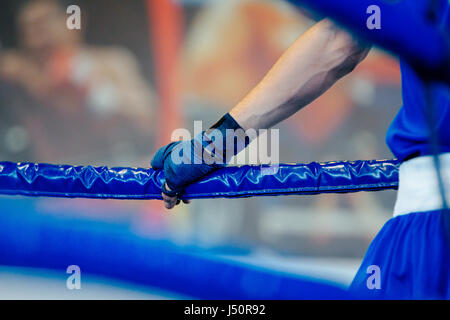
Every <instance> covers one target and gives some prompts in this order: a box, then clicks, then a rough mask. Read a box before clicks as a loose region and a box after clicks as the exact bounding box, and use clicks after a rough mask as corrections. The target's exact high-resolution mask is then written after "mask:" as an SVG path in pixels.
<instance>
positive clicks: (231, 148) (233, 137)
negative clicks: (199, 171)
mask: <svg viewBox="0 0 450 320" xmlns="http://www.w3.org/2000/svg"><path fill="white" fill-rule="evenodd" d="M250 140H251V139H250V137H249V136H248V135H247V133H246V132H245V130H244V129H243V128H242V127H241V126H240V125H239V123H238V122H237V121H236V120H235V119H234V118H233V117H232V116H231V114H230V113H227V114H225V115H224V116H223V117H222V118H220V120H219V121H217V122H216V123H215V124H214V125H213V126H211V128H210V129H209V130H207V131H205V133H204V135H203V141H204V144H203V146H204V148H205V150H206V151H207V152H208V154H209V155H214V158H215V160H216V163H217V162H219V163H220V162H221V163H223V164H226V163H228V162H229V161H230V159H231V157H233V156H234V155H236V154H238V153H239V152H240V151H242V150H243V149H245V148H246V147H247V145H248V144H249V143H250ZM217 160H218V161H217Z"/></svg>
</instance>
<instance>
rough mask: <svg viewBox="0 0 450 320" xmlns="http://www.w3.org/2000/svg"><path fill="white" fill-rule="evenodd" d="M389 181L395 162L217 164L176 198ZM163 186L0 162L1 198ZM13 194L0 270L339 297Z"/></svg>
mask: <svg viewBox="0 0 450 320" xmlns="http://www.w3.org/2000/svg"><path fill="white" fill-rule="evenodd" d="M397 180H398V163H397V161H395V160H385V161H380V160H374V161H353V162H329V163H310V164H280V165H277V166H269V165H261V166H241V167H227V168H223V169H221V170H219V171H217V172H214V173H212V174H210V175H208V176H206V177H205V178H204V179H203V180H201V181H199V182H197V183H195V184H193V185H191V186H189V187H188V188H187V189H186V193H185V195H184V198H185V199H205V198H219V197H221V198H236V197H238V198H239V197H251V196H275V195H278V196H281V195H305V194H319V193H347V192H358V191H375V190H387V189H395V188H396V187H397V182H398V181H397ZM163 181H164V176H163V172H161V171H155V170H153V169H144V168H140V169H139V168H108V167H90V166H87V167H81V166H78V167H77V166H69V165H50V164H34V163H11V162H0V194H3V195H8V196H12V195H14V196H32V197H37V196H44V197H64V198H68V197H69V198H72V197H83V198H99V199H106V198H108V199H160V198H161V195H160V190H161V189H160V188H161V185H162V183H163ZM19 198H20V199H21V200H20V201H16V199H17V198H16V197H7V198H6V199H0V200H1V201H0V208H1V209H2V215H0V248H2V249H0V250H1V251H2V254H1V255H0V265H7V266H21V267H24V266H25V267H29V268H30V267H31V268H38V269H46V270H60V271H61V270H65V268H67V266H68V265H71V264H74V263H75V262H76V264H77V265H79V266H80V268H81V269H82V270H83V273H86V274H89V275H97V276H102V277H108V278H112V279H118V280H121V281H125V282H127V283H132V284H135V285H141V286H149V287H151V288H157V289H159V290H163V291H164V292H170V293H172V295H175V296H180V295H181V296H183V297H189V298H200V299H346V298H349V296H348V294H347V292H346V291H345V288H344V286H342V284H339V283H333V282H332V281H327V280H323V279H317V278H316V279H314V278H312V277H309V276H307V275H299V274H294V273H289V272H280V271H276V270H271V269H270V268H264V267H258V266H254V265H250V264H246V263H242V262H239V261H236V260H230V259H226V258H224V257H222V256H221V255H218V254H215V253H214V252H209V251H205V250H204V249H200V248H196V247H195V246H180V245H177V244H174V243H172V242H170V241H168V240H164V241H163V240H154V239H153V240H151V239H146V238H145V237H140V236H138V235H136V234H135V233H134V232H132V231H130V230H128V229H126V228H122V227H120V226H117V225H111V224H108V223H102V222H98V221H96V222H93V221H88V220H87V221H84V220H82V221H78V222H77V223H76V224H71V223H70V221H66V220H65V219H64V218H57V217H51V216H49V217H44V218H42V217H39V218H37V216H38V214H37V213H36V209H35V208H34V207H33V206H32V205H31V204H32V203H31V202H30V201H26V199H22V198H21V197H19ZM11 230H16V231H15V232H13V233H11ZM180 266H182V269H181V270H180ZM175 293H176V294H175Z"/></svg>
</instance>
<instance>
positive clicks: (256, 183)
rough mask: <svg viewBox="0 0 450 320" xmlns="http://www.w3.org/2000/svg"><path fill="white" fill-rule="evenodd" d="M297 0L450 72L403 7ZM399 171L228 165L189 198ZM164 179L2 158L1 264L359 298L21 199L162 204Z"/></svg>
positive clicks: (382, 183) (182, 290)
mask: <svg viewBox="0 0 450 320" xmlns="http://www.w3.org/2000/svg"><path fill="white" fill-rule="evenodd" d="M291 2H294V3H295V4H302V5H308V6H310V7H311V8H312V9H314V10H317V11H319V12H321V13H323V14H326V15H328V16H330V17H332V18H335V19H336V20H337V21H338V22H340V23H342V24H343V25H344V26H346V27H348V28H350V29H352V30H354V31H355V32H356V33H358V34H359V35H362V36H364V38H365V39H367V40H368V41H371V42H373V43H375V44H378V45H380V46H381V47H383V48H386V49H388V50H389V51H391V52H392V53H394V54H397V55H399V56H402V57H404V58H405V59H407V60H408V61H410V62H411V63H413V64H414V65H418V64H420V65H421V66H423V67H424V68H426V69H428V70H430V74H439V77H440V78H442V75H444V78H445V77H447V78H448V76H449V75H450V72H448V70H450V69H449V65H450V64H449V63H448V59H449V55H448V52H449V51H448V48H447V43H446V41H447V40H446V37H445V36H443V35H442V34H440V33H439V32H437V31H436V30H435V29H434V28H432V27H431V26H430V25H428V24H427V23H425V22H424V21H422V19H417V14H416V13H415V14H411V15H410V14H409V11H408V7H407V5H406V4H405V1H400V2H394V3H390V2H387V1H379V0H371V1H367V0H358V1H338V2H337V1H331V0H330V1H328V0H321V1H317V0H314V1H309V0H305V1H291ZM424 3H425V2H424ZM374 4H375V5H379V6H380V7H381V8H382V11H383V12H384V13H383V15H384V18H383V24H384V26H385V27H384V28H382V29H381V30H375V31H374V32H371V31H370V30H367V29H366V28H365V26H364V27H363V25H364V23H365V19H361V18H360V15H363V14H364V13H365V12H366V11H365V10H366V8H367V7H368V6H369V5H374ZM398 19H400V20H401V21H403V22H405V23H404V24H402V23H399V22H398ZM411 29H415V30H416V31H417V32H421V33H422V34H424V35H426V36H421V38H427V39H429V43H427V45H426V46H424V45H422V44H417V43H416V42H415V41H414V38H413V37H414V35H413V33H411V32H410V30H411ZM437 71H439V72H437ZM445 80H446V81H448V79H445ZM398 166H399V163H398V162H397V161H396V160H372V161H340V162H329V163H310V164H280V165H277V166H270V165H260V166H241V167H227V168H223V169H221V170H219V171H217V172H214V173H213V174H210V175H208V176H206V177H205V178H204V179H202V180H201V181H198V182H196V183H194V184H192V185H190V186H189V187H188V188H187V189H186V192H185V193H184V195H183V198H184V199H206V198H242V197H254V196H285V195H311V194H313V195H314V194H320V193H349V192H360V191H380V190H388V189H391V190H392V189H396V188H397V187H398ZM163 181H164V176H163V172H161V171H154V170H152V169H147V168H125V167H122V168H108V167H92V166H85V167H84V166H70V165H51V164H35V163H11V162H0V194H2V195H5V196H7V197H1V198H0V208H1V210H2V214H1V215H0V252H1V254H0V264H1V265H7V266H21V267H32V268H43V269H48V270H65V269H66V268H67V266H68V265H71V264H74V263H76V264H77V265H79V266H80V267H81V269H82V270H83V272H85V273H87V274H92V275H99V276H104V277H108V278H113V279H118V280H122V281H126V282H129V283H134V284H139V285H144V286H149V287H152V288H158V289H160V290H165V291H167V292H173V293H177V294H179V295H181V296H185V297H189V298H199V299H336V298H337V299H347V298H351V297H350V296H349V295H348V293H347V292H346V290H345V288H343V287H342V286H340V285H338V284H337V283H333V282H331V281H320V280H318V279H312V278H310V277H307V276H302V275H297V274H292V273H289V272H279V271H275V270H270V269H268V268H262V267H255V266H250V265H247V264H244V263H240V262H236V261H232V260H229V259H224V258H222V257H220V256H219V255H215V254H214V253H211V252H204V251H202V249H199V248H196V247H192V246H179V245H176V244H174V243H171V242H170V241H165V240H154V239H148V238H145V237H141V236H139V235H136V234H134V233H133V232H131V231H130V230H127V229H126V228H120V227H118V226H117V225H113V224H108V223H103V222H98V221H92V220H86V221H82V222H77V223H76V224H71V222H70V221H67V220H65V219H63V218H57V217H51V216H48V217H41V218H39V219H37V218H36V216H37V213H36V212H35V209H33V208H32V206H31V204H30V202H29V201H28V200H27V199H24V198H22V197H23V196H26V197H63V198H94V199H141V200H152V199H153V200H155V199H161V195H160V193H161V191H160V190H161V186H162V184H163ZM16 196H20V197H16ZM17 199H21V200H20V201H16V200H17ZM24 217H25V218H24ZM11 230H14V232H11Z"/></svg>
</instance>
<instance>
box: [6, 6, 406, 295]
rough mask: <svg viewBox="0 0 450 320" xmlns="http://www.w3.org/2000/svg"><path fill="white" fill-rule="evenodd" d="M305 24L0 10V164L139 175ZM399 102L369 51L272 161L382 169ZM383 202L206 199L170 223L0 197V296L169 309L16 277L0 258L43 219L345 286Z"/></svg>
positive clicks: (94, 205)
mask: <svg viewBox="0 0 450 320" xmlns="http://www.w3.org/2000/svg"><path fill="white" fill-rule="evenodd" d="M69 5H78V6H79V7H80V8H81V30H69V29H68V28H67V27H66V20H67V18H68V17H69V16H70V15H68V14H67V13H66V9H67V7H68V6H69ZM319 18H320V17H317V16H315V15H313V14H312V13H310V12H307V11H304V10H300V9H298V8H294V7H292V6H291V5H290V4H288V3H287V2H285V1H281V0H278V1H271V0H227V1H219V0H218V1H213V0H210V1H207V0H177V1H175V0H127V1H120V0H71V1H58V0H35V1H26V0H3V1H1V3H0V160H1V161H14V162H17V161H32V162H46V163H58V164H73V165H88V164H89V165H107V166H127V167H129V166H139V167H148V166H149V161H150V159H151V157H152V154H153V153H154V151H155V150H156V149H157V147H158V146H161V145H163V144H166V143H168V142H169V141H170V135H171V132H172V131H173V130H174V129H176V128H180V127H185V128H191V127H192V124H193V121H194V120H202V121H203V122H204V124H205V126H209V125H211V124H213V123H214V122H215V121H216V120H217V119H218V118H219V117H220V116H222V115H223V114H225V113H226V112H227V111H228V110H229V109H230V108H231V107H233V106H234V105H235V104H236V103H237V102H238V101H239V100H240V99H241V98H243V97H244V96H245V94H246V93H247V92H248V91H249V90H250V89H251V88H252V87H253V86H254V85H256V84H257V83H258V82H259V80H261V78H262V77H263V76H264V74H265V73H266V72H267V71H268V70H269V68H270V67H271V66H272V65H273V64H274V62H275V61H276V60H277V58H278V57H279V56H280V55H281V54H282V53H283V51H284V50H285V49H286V48H287V47H288V46H289V45H290V44H291V43H292V42H293V41H294V40H295V39H296V38H297V37H298V36H299V35H301V34H302V33H303V32H305V31H306V30H307V29H308V28H309V27H310V26H311V25H313V24H314V22H315V21H316V20H318V19H319ZM400 90H401V88H400V73H399V68H398V64H397V61H396V60H395V59H394V58H392V57H390V56H389V55H387V54H386V53H383V52H381V51H378V50H372V51H371V53H370V54H369V56H368V57H367V59H366V60H365V61H364V62H363V63H361V65H360V66H358V67H357V68H356V70H355V71H354V72H353V73H352V74H351V75H349V76H347V77H345V78H344V79H343V80H341V81H340V82H339V83H338V84H337V85H335V86H334V87H333V88H332V89H330V90H329V91H328V92H327V93H326V94H324V95H323V96H322V97H321V98H319V99H318V100H316V101H315V102H313V103H312V105H310V106H308V107H307V108H305V109H304V110H302V111H301V112H299V113H298V114H297V115H295V116H294V117H292V118H291V119H288V120H287V121H285V122H284V123H282V124H280V125H279V126H278V128H279V129H280V162H289V163H294V162H297V163H307V162H311V161H331V160H356V159H384V158H392V157H393V156H392V154H391V153H390V151H389V150H388V148H387V147H386V144H385V142H384V135H385V132H386V130H387V127H388V125H389V123H390V121H391V120H392V119H393V117H394V115H395V113H396V112H397V110H398V109H399V107H400V106H401V91H400ZM394 200H395V192H392V191H385V192H378V193H357V194H349V195H332V194H328V195H323V196H322V195H319V196H289V197H264V198H257V199H251V198H249V199H236V200H230V199H228V200H224V199H219V200H217V199H214V200H201V201H194V202H193V203H192V204H190V205H188V206H186V205H181V206H178V207H177V209H176V210H175V211H174V212H170V213H168V212H167V211H165V210H164V209H163V206H162V204H161V203H160V202H157V201H114V200H101V201H98V200H80V199H50V198H39V199H24V198H18V197H14V198H11V197H0V210H1V211H0V242H1V243H3V247H1V246H0V263H3V264H5V265H8V266H3V267H1V266H0V298H11V297H14V298H21V297H23V298H35V297H36V295H37V296H39V297H41V298H42V297H60V298H74V297H75V298H77V297H83V298H105V297H106V298H108V297H110V298H111V297H112V298H141V297H142V298H154V297H159V298H161V297H168V298H177V297H178V295H177V293H174V292H172V293H170V294H169V293H168V294H165V295H162V294H155V293H154V291H149V289H148V288H143V287H136V286H131V285H130V284H123V283H117V282H114V281H116V280H112V279H110V278H105V279H106V280H105V279H100V280H99V279H97V278H95V277H94V276H93V278H92V280H89V281H91V282H89V283H92V286H91V288H93V289H92V290H90V291H89V290H84V291H83V290H82V291H83V292H84V293H83V294H84V295H80V294H78V293H77V294H78V295H74V294H73V293H71V292H68V291H67V290H66V289H65V286H63V287H60V286H58V285H57V283H60V282H59V280H55V279H58V277H60V278H61V277H62V278H63V279H65V277H66V274H65V270H63V273H62V274H61V270H59V271H58V269H57V268H56V267H55V268H50V269H56V270H57V271H48V270H47V271H42V270H40V271H39V272H38V271H35V270H34V271H33V270H31V271H30V269H23V267H26V266H27V265H26V263H25V262H24V261H23V260H21V259H20V258H17V257H16V258H15V260H14V259H13V260H14V262H11V261H12V260H8V259H9V258H8V257H9V256H12V255H14V254H16V252H13V251H14V250H16V251H17V250H18V251H21V250H22V251H21V252H22V253H23V255H24V256H26V255H27V254H29V253H30V249H29V248H30V246H31V247H32V248H34V250H38V251H39V250H45V248H41V247H39V246H40V245H43V243H44V242H42V241H43V240H42V232H44V231H42V230H44V229H45V228H46V225H47V223H49V221H58V223H60V224H61V225H60V226H62V228H65V227H67V226H72V227H73V228H84V227H82V226H85V225H84V224H83V223H88V225H89V228H91V227H92V228H97V229H95V232H96V234H97V235H99V236H100V237H101V236H102V235H103V232H106V231H104V230H110V228H111V227H112V226H113V227H114V228H119V229H120V230H126V231H127V236H128V237H134V236H135V237H139V239H146V241H168V242H170V243H171V244H172V245H174V246H176V247H179V248H183V247H187V246H189V247H191V246H194V247H195V248H197V249H196V250H203V251H201V252H207V253H208V254H210V253H214V254H217V255H220V256H221V257H227V259H230V260H232V261H239V262H240V263H243V264H246V265H254V266H260V267H264V268H266V269H268V270H277V271H282V272H288V273H292V274H298V275H303V276H313V277H318V278H321V279H328V280H330V281H334V282H336V283H338V284H341V285H343V286H345V285H347V284H349V282H350V281H351V279H352V276H353V275H354V273H355V272H356V270H357V268H358V266H359V263H360V261H361V260H362V257H363V255H364V252H365V250H366V249H367V247H368V245H369V243H370V241H371V240H372V239H373V237H374V235H375V234H376V232H377V231H378V230H379V229H380V228H381V226H382V225H383V224H384V223H385V222H386V221H387V219H388V218H389V217H390V216H391V212H392V208H393V205H394ZM24 224H25V225H27V226H28V228H29V229H27V230H28V231H29V232H27V233H25V232H24V231H20V230H22V229H23V227H22V226H23V225H24ZM58 225H59V224H58ZM66 229H67V230H68V232H69V233H70V230H71V229H70V228H66ZM66 229H65V230H66ZM45 230H47V229H45ZM51 230H53V229H51ZM83 230H84V229H83ZM89 230H91V229H89ZM30 232H31V233H32V234H41V237H37V238H34V240H33V239H30V235H29V234H30ZM40 232H41V233H40ZM45 232H50V231H48V230H47V231H45ZM14 237H15V238H14ZM13 238H14V239H16V240H14V239H13ZM39 239H40V240H39ZM71 239H72V240H73V241H78V240H79V239H78V240H77V238H76V237H75V236H74V238H71ZM74 239H75V240H74ZM91 240H92V239H91ZM92 242H95V239H94V240H92ZM83 243H85V242H83ZM62 245H63V244H62ZM86 245H88V246H89V245H94V246H95V243H87V244H86ZM110 246H111V247H108V248H106V249H105V250H112V249H111V248H114V242H112V243H111V245H110ZM99 250H103V249H99ZM35 252H37V251H35ZM39 252H40V251H39ZM89 254H91V253H86V255H89ZM92 254H94V253H92ZM47 258H49V257H47ZM87 258H89V257H88V256H83V259H87ZM49 259H50V258H49ZM20 261H22V263H21V262H20ZM73 264H77V261H74V262H73ZM11 265H13V266H11ZM80 267H81V269H82V270H83V266H80ZM52 272H53V273H52ZM58 272H59V273H58ZM42 279H46V280H45V281H44V280H42ZM52 279H53V280H52ZM86 279H90V278H86ZM42 281H44V282H45V283H46V285H45V287H46V288H47V289H46V290H44V291H43V289H42V288H41V287H42ZM52 281H53V282H52ZM86 281H88V280H86ZM130 286H131V287H130ZM111 287H114V288H115V289H114V290H115V291H114V290H112V289H111ZM57 288H59V289H57ZM61 288H62V289H61ZM58 290H59V291H58ZM96 290H97V291H96ZM43 292H46V293H43ZM61 292H63V293H61Z"/></svg>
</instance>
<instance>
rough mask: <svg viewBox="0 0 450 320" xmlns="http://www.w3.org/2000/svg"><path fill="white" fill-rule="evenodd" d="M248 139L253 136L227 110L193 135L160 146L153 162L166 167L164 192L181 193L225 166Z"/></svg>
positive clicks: (168, 193)
mask: <svg viewBox="0 0 450 320" xmlns="http://www.w3.org/2000/svg"><path fill="white" fill-rule="evenodd" d="M249 143H250V138H249V137H248V136H247V135H246V134H245V132H244V130H243V129H242V128H241V126H240V125H239V124H238V123H237V122H236V120H234V119H233V117H232V116H231V115H230V114H229V113H227V114H226V115H225V116H223V117H222V118H221V119H220V120H219V121H218V122H217V123H216V124H215V125H213V126H212V127H211V128H210V129H209V130H206V131H203V132H202V133H201V134H200V135H198V136H197V137H195V138H194V139H192V140H188V141H178V142H172V143H170V144H168V145H167V146H164V147H162V148H160V149H159V150H158V151H157V152H156V154H155V156H154V157H153V159H152V161H151V166H152V168H153V169H162V170H164V177H165V184H164V185H163V188H162V192H163V193H164V194H165V195H167V196H169V197H179V196H180V195H181V193H182V192H183V190H184V189H185V188H186V186H188V185H189V184H191V183H193V182H195V181H197V180H199V179H200V178H202V177H203V176H205V175H207V174H209V173H211V172H213V171H215V170H218V169H220V168H223V167H225V166H226V164H227V162H228V161H229V160H230V159H231V157H232V156H234V155H236V154H237V153H239V152H240V151H241V150H242V149H244V148H245V147H246V146H247V145H248V144H249ZM166 185H167V187H168V188H169V189H168V188H166Z"/></svg>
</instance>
